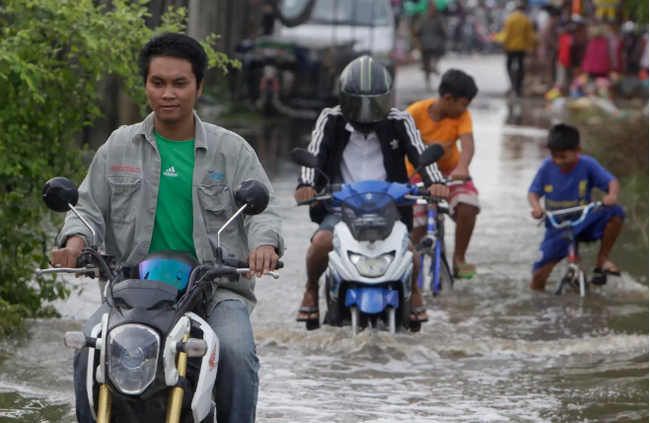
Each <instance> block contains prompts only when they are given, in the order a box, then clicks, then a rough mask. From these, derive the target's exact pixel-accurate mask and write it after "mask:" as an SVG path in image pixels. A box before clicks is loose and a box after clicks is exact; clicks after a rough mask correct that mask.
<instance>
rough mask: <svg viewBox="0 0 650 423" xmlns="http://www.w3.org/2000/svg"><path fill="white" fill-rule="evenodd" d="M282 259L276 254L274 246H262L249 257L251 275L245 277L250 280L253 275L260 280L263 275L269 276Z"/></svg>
mask: <svg viewBox="0 0 650 423" xmlns="http://www.w3.org/2000/svg"><path fill="white" fill-rule="evenodd" d="M279 258H280V257H279V256H278V254H277V253H276V252H275V247H273V246H272V245H262V246H260V247H258V248H257V249H255V250H253V251H251V253H250V255H249V256H248V263H249V266H250V267H249V268H250V273H247V274H245V275H244V277H245V278H246V279H250V278H251V275H253V274H254V275H255V276H257V277H258V278H259V277H261V276H262V275H268V274H269V272H270V271H271V270H275V266H276V264H277V263H278V259H279Z"/></svg>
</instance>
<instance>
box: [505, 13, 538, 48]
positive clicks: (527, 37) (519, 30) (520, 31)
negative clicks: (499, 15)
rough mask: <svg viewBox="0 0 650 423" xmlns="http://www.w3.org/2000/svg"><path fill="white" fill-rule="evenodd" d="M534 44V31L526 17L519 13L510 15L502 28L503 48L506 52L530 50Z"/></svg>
mask: <svg viewBox="0 0 650 423" xmlns="http://www.w3.org/2000/svg"><path fill="white" fill-rule="evenodd" d="M534 43H535V29H534V28H533V24H532V22H531V21H530V19H528V17H527V16H526V15H525V14H524V13H523V12H520V11H515V12H513V13H511V14H510V15H509V16H508V17H507V18H506V22H505V24H504V27H503V48H504V49H505V51H507V52H522V51H530V50H532V48H533V46H534Z"/></svg>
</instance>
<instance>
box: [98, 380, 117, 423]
mask: <svg viewBox="0 0 650 423" xmlns="http://www.w3.org/2000/svg"><path fill="white" fill-rule="evenodd" d="M112 402H113V394H112V393H111V391H110V390H109V389H108V385H106V384H105V383H103V384H101V385H99V409H98V411H97V423H110V421H111V405H112Z"/></svg>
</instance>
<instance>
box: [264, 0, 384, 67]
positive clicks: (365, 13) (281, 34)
mask: <svg viewBox="0 0 650 423" xmlns="http://www.w3.org/2000/svg"><path fill="white" fill-rule="evenodd" d="M308 3H309V0H282V2H281V10H282V14H283V15H284V16H286V17H293V16H297V15H299V14H300V13H301V12H302V11H303V10H304V9H305V6H306V5H307V4H308ZM274 36H275V37H277V38H279V39H282V40H283V41H287V42H297V43H300V42H304V43H331V44H332V45H336V44H339V43H346V42H350V41H355V44H354V51H355V52H357V53H359V55H361V54H370V55H371V56H372V57H374V58H375V59H378V60H380V61H381V62H382V64H383V65H384V66H386V67H387V68H388V69H389V71H390V73H391V74H393V75H394V72H395V64H394V61H393V60H392V59H391V58H390V54H391V53H392V52H393V49H394V47H395V18H394V16H393V8H392V6H391V4H390V0H316V4H315V5H314V8H313V9H312V12H311V17H310V19H309V20H308V21H307V22H305V23H303V24H301V25H298V26H295V27H293V28H287V27H285V26H283V25H282V24H281V23H280V22H279V21H278V22H276V25H275V28H274Z"/></svg>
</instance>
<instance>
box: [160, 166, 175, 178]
mask: <svg viewBox="0 0 650 423" xmlns="http://www.w3.org/2000/svg"><path fill="white" fill-rule="evenodd" d="M163 175H165V176H170V177H172V178H177V177H178V173H176V169H174V166H172V167H170V168H169V169H167V170H166V171H164V172H163Z"/></svg>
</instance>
